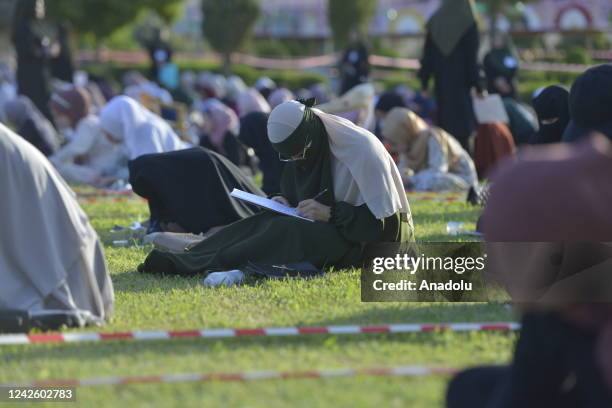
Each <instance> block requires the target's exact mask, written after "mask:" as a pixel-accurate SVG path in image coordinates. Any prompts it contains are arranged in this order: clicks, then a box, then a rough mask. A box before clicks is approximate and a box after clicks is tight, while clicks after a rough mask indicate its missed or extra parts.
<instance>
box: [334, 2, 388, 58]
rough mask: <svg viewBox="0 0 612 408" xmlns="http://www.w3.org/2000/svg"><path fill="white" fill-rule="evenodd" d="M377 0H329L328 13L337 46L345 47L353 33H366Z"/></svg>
mask: <svg viewBox="0 0 612 408" xmlns="http://www.w3.org/2000/svg"><path fill="white" fill-rule="evenodd" d="M376 3H377V2H376V1H375V0H351V1H346V0H329V1H328V4H327V15H328V18H329V25H330V27H331V30H332V34H333V37H334V44H335V45H336V48H343V47H345V46H346V45H347V44H348V42H349V40H350V38H351V35H352V34H353V33H355V34H359V35H364V34H366V30H367V28H368V24H369V22H370V19H371V18H372V15H373V14H374V11H375V10H376Z"/></svg>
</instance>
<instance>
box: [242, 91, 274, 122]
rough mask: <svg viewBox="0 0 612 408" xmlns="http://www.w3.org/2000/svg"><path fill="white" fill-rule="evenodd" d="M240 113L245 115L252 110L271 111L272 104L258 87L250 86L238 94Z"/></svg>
mask: <svg viewBox="0 0 612 408" xmlns="http://www.w3.org/2000/svg"><path fill="white" fill-rule="evenodd" d="M236 108H237V110H238V115H239V116H240V117H243V116H245V115H248V114H249V113H251V112H264V113H270V110H271V109H270V105H269V104H268V101H266V98H264V97H263V96H262V95H261V94H260V93H259V91H258V90H257V89H255V88H248V89H245V90H244V91H242V92H241V93H240V94H239V95H238V99H237V100H236Z"/></svg>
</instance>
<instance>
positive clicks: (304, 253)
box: [139, 109, 413, 275]
mask: <svg viewBox="0 0 612 408" xmlns="http://www.w3.org/2000/svg"><path fill="white" fill-rule="evenodd" d="M305 146H309V147H308V148H307V150H306V155H305V158H304V159H303V160H298V161H292V162H289V163H287V165H286V166H285V167H284V169H283V175H282V179H281V193H282V195H283V196H284V197H285V198H286V199H287V200H288V201H289V203H290V204H291V205H292V206H297V204H298V203H299V202H301V201H303V200H307V199H311V198H313V197H315V196H317V195H318V194H319V193H321V192H323V191H325V193H324V194H322V195H321V196H320V197H319V198H317V201H319V202H320V203H321V204H324V205H328V206H330V207H331V219H330V221H329V222H309V221H306V220H302V219H299V218H294V217H288V216H284V215H280V214H276V213H271V212H267V211H264V212H261V213H259V214H256V215H254V216H252V217H249V218H246V219H244V220H240V221H237V222H235V223H233V224H230V225H229V226H227V227H225V228H223V229H222V230H220V231H219V232H217V233H215V234H213V235H212V236H210V237H209V238H207V239H205V240H204V241H202V242H201V243H199V244H197V245H196V246H194V247H192V248H190V249H189V251H187V252H184V253H170V252H163V251H160V250H153V251H152V252H151V253H150V254H149V255H148V256H147V258H146V260H145V262H144V264H142V265H141V266H140V267H139V270H140V271H143V272H158V273H172V274H180V275H192V274H195V273H199V272H211V271H221V270H230V269H239V268H241V267H242V266H244V265H245V264H246V263H247V262H259V263H268V264H270V263H272V264H285V263H293V262H310V263H312V264H313V265H315V266H317V267H319V268H323V267H327V266H335V267H348V266H355V265H358V264H359V263H360V261H361V257H362V253H363V250H364V247H365V246H366V245H367V244H368V243H378V242H410V241H412V240H413V234H412V228H411V223H410V220H409V219H408V217H407V216H406V215H405V214H400V213H399V212H398V213H396V214H394V215H392V216H390V217H387V218H385V219H382V220H378V219H376V218H375V217H374V215H373V214H372V212H371V211H370V210H369V209H368V207H367V205H366V204H364V205H361V206H352V205H350V204H348V203H345V202H334V197H333V191H334V190H333V180H332V172H331V156H330V155H331V153H330V148H329V141H328V137H327V132H326V130H325V127H324V125H323V123H322V122H321V119H319V118H318V117H317V116H316V115H315V114H314V113H313V112H312V111H311V110H309V109H306V110H305V113H304V118H303V120H302V123H301V124H300V125H299V126H298V128H297V129H296V130H295V131H294V132H293V133H292V135H291V136H289V137H288V138H287V139H286V140H285V141H283V142H282V143H279V144H275V145H274V148H275V149H276V150H277V151H279V152H280V153H281V155H283V156H294V155H296V154H300V153H301V152H303V151H304V149H305Z"/></svg>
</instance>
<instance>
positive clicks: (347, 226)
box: [330, 201, 385, 242]
mask: <svg viewBox="0 0 612 408" xmlns="http://www.w3.org/2000/svg"><path fill="white" fill-rule="evenodd" d="M330 223H332V224H334V225H335V226H336V227H337V228H339V229H340V232H341V233H342V235H343V236H344V237H345V238H346V239H348V240H349V241H353V242H376V241H378V240H379V239H380V236H381V234H382V232H383V230H384V227H385V220H384V219H383V220H378V219H376V217H374V214H372V212H371V211H370V209H369V208H368V206H367V205H366V204H363V205H360V206H358V207H355V206H352V205H350V204H348V203H345V202H343V201H340V202H337V203H336V204H334V205H333V206H332V210H331V219H330Z"/></svg>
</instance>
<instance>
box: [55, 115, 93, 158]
mask: <svg viewBox="0 0 612 408" xmlns="http://www.w3.org/2000/svg"><path fill="white" fill-rule="evenodd" d="M97 136H99V132H98V131H96V130H95V129H93V128H92V126H91V125H90V124H89V123H87V122H86V121H81V122H80V123H79V125H78V126H77V128H76V132H75V135H74V138H73V139H72V140H71V141H70V142H69V143H68V144H66V145H65V146H64V147H62V148H61V149H60V150H59V151H58V152H57V153H55V154H54V155H53V157H52V161H54V162H55V161H57V162H73V161H74V160H75V159H76V158H77V157H78V156H82V155H85V154H87V153H88V152H89V151H90V150H91V149H92V147H93V145H94V142H95V138H96V137H97Z"/></svg>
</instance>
